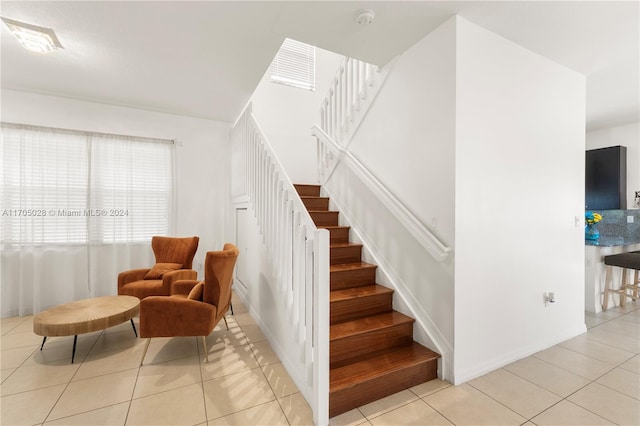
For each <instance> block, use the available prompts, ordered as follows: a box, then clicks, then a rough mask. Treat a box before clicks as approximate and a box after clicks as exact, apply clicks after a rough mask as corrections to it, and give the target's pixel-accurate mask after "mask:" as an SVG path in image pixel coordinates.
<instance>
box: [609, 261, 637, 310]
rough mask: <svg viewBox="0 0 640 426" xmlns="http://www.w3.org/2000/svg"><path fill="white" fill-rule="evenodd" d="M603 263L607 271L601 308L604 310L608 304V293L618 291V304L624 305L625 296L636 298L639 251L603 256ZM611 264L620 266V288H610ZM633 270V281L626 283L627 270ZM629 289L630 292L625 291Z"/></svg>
mask: <svg viewBox="0 0 640 426" xmlns="http://www.w3.org/2000/svg"><path fill="white" fill-rule="evenodd" d="M604 264H605V265H607V273H606V278H605V284H604V300H603V301H602V310H603V311H606V310H607V306H608V305H609V293H618V294H619V295H620V306H624V305H625V302H626V300H627V297H630V298H632V299H633V300H637V299H638V291H640V280H639V275H640V251H632V252H629V253H620V254H612V255H610V256H605V257H604ZM613 266H617V267H619V268H622V280H621V282H620V288H618V289H612V288H611V280H612V277H611V275H612V269H613ZM630 269H631V270H634V271H635V274H634V278H633V282H631V283H627V271H628V270H630ZM627 290H631V293H627Z"/></svg>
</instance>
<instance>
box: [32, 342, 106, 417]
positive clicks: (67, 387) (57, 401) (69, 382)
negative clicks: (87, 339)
mask: <svg viewBox="0 0 640 426" xmlns="http://www.w3.org/2000/svg"><path fill="white" fill-rule="evenodd" d="M103 334H104V330H102V331H101V332H100V334H99V335H98V338H97V339H96V340H95V341H94V342H93V345H91V348H90V349H89V351H88V352H87V353H86V355H85V356H84V357H83V358H82V361H80V364H79V365H78V368H77V369H76V371H75V372H74V373H73V374H72V375H71V377H70V378H69V381H68V382H67V384H66V385H65V387H64V389H63V390H62V392H60V395H59V396H58V398H57V399H56V402H55V403H54V404H53V405H52V406H51V410H49V412H48V413H47V415H46V416H45V418H44V420H43V421H42V424H45V422H46V421H47V419H48V418H49V416H50V415H51V413H52V412H53V410H54V409H55V408H56V405H58V403H59V402H60V399H61V398H62V395H64V393H65V392H66V391H67V389H69V386H70V385H71V382H72V381H73V378H74V377H75V376H76V374H78V371H80V367H82V363H84V360H85V359H86V358H87V356H89V354H90V353H91V351H92V350H93V348H95V346H96V344H97V343H98V340H99V339H100V337H102V335H103ZM36 350H37V348H36ZM66 417H69V416H66ZM61 418H64V417H61ZM52 420H57V419H52Z"/></svg>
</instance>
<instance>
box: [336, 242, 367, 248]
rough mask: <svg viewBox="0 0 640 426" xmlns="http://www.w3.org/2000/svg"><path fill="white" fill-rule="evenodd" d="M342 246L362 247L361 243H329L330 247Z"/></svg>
mask: <svg viewBox="0 0 640 426" xmlns="http://www.w3.org/2000/svg"><path fill="white" fill-rule="evenodd" d="M342 247H362V244H359V243H333V244H329V248H342Z"/></svg>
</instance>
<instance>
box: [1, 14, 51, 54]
mask: <svg viewBox="0 0 640 426" xmlns="http://www.w3.org/2000/svg"><path fill="white" fill-rule="evenodd" d="M2 21H3V22H4V23H5V24H6V25H7V27H8V28H9V30H11V32H12V33H13V35H14V36H15V37H16V38H17V39H18V41H19V42H20V44H21V45H22V47H24V48H25V49H27V50H30V51H32V52H38V53H49V52H53V51H55V50H57V49H64V48H63V47H62V44H60V40H58V37H56V34H55V33H54V32H53V30H52V29H51V28H44V27H39V26H37V25H31V24H27V23H24V22H20V21H14V20H13V19H8V18H4V17H3V18H2Z"/></svg>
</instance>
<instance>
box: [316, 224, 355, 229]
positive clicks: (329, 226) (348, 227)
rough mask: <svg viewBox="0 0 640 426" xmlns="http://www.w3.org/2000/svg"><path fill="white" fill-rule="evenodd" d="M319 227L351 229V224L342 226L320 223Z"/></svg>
mask: <svg viewBox="0 0 640 426" xmlns="http://www.w3.org/2000/svg"><path fill="white" fill-rule="evenodd" d="M318 228H322V229H350V228H351V227H350V226H342V225H320V226H318Z"/></svg>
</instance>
